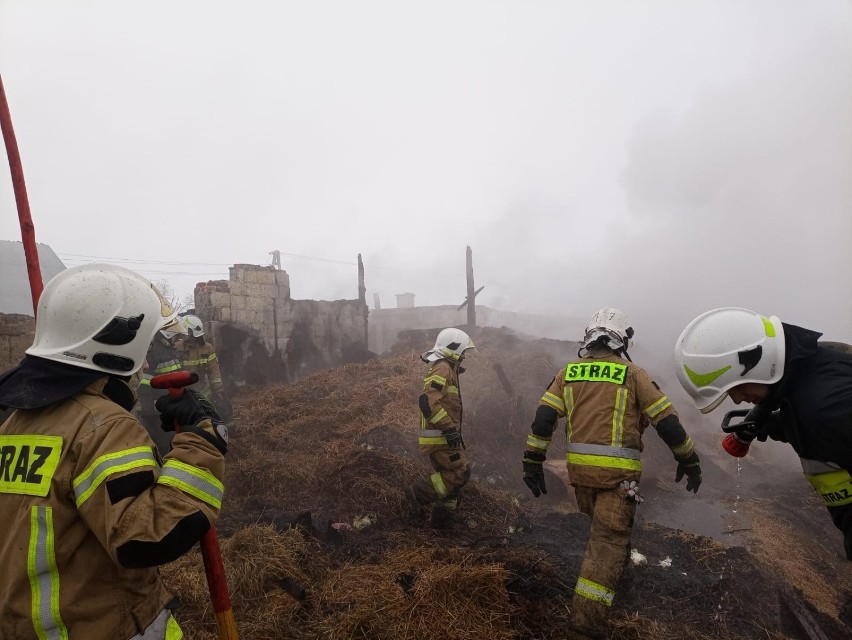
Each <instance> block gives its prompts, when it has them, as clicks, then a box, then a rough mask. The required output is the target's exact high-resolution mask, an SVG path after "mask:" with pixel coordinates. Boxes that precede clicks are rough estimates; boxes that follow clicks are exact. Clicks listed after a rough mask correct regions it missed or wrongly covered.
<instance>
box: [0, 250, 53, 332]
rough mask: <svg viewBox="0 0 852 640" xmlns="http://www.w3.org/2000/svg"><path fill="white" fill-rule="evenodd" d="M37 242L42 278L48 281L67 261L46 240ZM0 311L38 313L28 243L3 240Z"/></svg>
mask: <svg viewBox="0 0 852 640" xmlns="http://www.w3.org/2000/svg"><path fill="white" fill-rule="evenodd" d="M36 246H37V247H38V262H39V267H40V268H41V278H42V282H43V283H44V284H47V283H48V282H49V281H50V279H51V278H52V277H53V276H55V275H56V274H57V273H59V272H60V271H64V270H65V265H64V264H62V261H61V260H60V259H59V258H58V257H57V256H56V254H55V253H54V252H53V249H51V248H50V247H49V246H47V245H46V244H41V243H38V244H37V245H36ZM0 313H20V314H24V315H28V316H32V315H35V314H34V313H33V297H32V293H30V279H29V276H28V275H27V260H26V256H25V255H24V244H23V243H22V242H19V241H16V240H0Z"/></svg>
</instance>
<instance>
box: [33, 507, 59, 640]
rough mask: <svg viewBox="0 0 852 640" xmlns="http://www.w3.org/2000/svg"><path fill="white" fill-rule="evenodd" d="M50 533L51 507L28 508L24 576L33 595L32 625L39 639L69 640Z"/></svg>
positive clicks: (51, 531)
mask: <svg viewBox="0 0 852 640" xmlns="http://www.w3.org/2000/svg"><path fill="white" fill-rule="evenodd" d="M55 542H56V541H55V539H54V532H53V509H52V508H51V507H47V506H42V507H33V508H32V510H31V511H30V545H29V553H28V554H27V575H28V576H29V580H30V592H31V595H32V618H33V627H34V628H35V632H36V635H37V636H38V637H39V640H68V629H66V628H65V624H64V623H63V622H62V617H61V616H60V615H59V570H58V569H57V568H56V551H55V546H54V545H55Z"/></svg>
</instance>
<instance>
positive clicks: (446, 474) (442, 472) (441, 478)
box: [411, 447, 470, 511]
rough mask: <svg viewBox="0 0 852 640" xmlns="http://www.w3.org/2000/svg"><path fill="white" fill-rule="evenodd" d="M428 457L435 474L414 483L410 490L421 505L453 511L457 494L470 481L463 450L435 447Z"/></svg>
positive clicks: (456, 502) (468, 468) (468, 467)
mask: <svg viewBox="0 0 852 640" xmlns="http://www.w3.org/2000/svg"><path fill="white" fill-rule="evenodd" d="M428 456H429V462H430V463H431V464H432V468H433V469H434V470H435V472H434V473H433V474H431V475H430V476H429V477H428V478H423V479H421V480H418V481H416V482H414V483H413V484H412V485H411V490H412V491H413V493H414V495H415V497H416V498H417V501H418V502H419V503H420V504H422V505H429V504H431V505H433V506H434V507H436V508H442V509H448V510H450V511H455V509H456V506H457V505H458V495H459V492H460V491H461V489H462V487H464V485H466V484H467V481H468V480H469V479H470V466H469V465H468V463H467V456H466V455H465V452H464V449H453V448H452V447H441V448H437V447H436V448H435V449H434V450H433V451H431V452H430V453H429V454H428Z"/></svg>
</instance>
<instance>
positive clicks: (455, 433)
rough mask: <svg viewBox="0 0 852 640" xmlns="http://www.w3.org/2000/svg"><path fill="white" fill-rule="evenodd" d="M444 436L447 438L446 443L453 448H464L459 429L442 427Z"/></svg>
mask: <svg viewBox="0 0 852 640" xmlns="http://www.w3.org/2000/svg"><path fill="white" fill-rule="evenodd" d="M444 437H446V438H447V444H448V445H450V446H451V447H452V448H453V449H465V448H466V447H465V446H464V440H463V439H462V434H461V431H459V430H458V429H456V428H455V427H452V428H450V429H444Z"/></svg>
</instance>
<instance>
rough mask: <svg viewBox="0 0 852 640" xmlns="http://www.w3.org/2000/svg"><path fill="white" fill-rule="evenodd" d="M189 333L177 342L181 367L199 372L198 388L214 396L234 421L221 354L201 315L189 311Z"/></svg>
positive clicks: (226, 416) (224, 414) (226, 417)
mask: <svg viewBox="0 0 852 640" xmlns="http://www.w3.org/2000/svg"><path fill="white" fill-rule="evenodd" d="M181 324H182V325H183V327H184V329H185V334H184V335H183V336H181V337H180V339H179V340H178V341H177V343H176V349H177V354H178V358H179V360H180V368H181V369H185V370H187V371H193V372H195V373H197V374H198V383H197V385H196V387H195V388H196V389H198V391H199V392H200V393H201V394H202V395H204V397H206V398H210V399H211V400H212V401H213V404H214V405H215V406H216V410H217V411H218V413H219V415H221V416H222V418H223V419H224V420H225V422H227V423H230V422H231V413H232V411H231V403H230V402H229V401H228V398H227V396H226V395H225V388H224V385H223V384H222V371H221V369H220V367H219V358H218V357H217V356H216V350H215V349H214V348H213V345H212V344H210V343H209V342H207V338H206V337H205V335H204V324H203V323H202V322H201V318H199V317H198V316H196V315H192V314H188V315H185V316H183V317H182V318H181Z"/></svg>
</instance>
